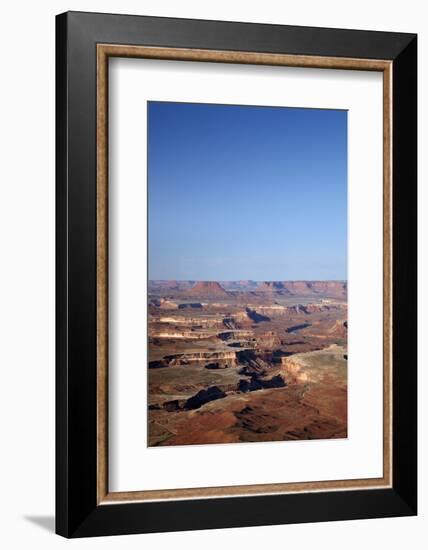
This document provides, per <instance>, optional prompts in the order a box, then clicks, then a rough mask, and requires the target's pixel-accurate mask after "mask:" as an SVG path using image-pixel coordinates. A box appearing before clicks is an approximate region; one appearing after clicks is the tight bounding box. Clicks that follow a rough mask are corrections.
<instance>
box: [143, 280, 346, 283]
mask: <svg viewBox="0 0 428 550" xmlns="http://www.w3.org/2000/svg"><path fill="white" fill-rule="evenodd" d="M148 281H165V282H166V281H180V282H198V283H236V282H240V281H247V282H252V283H312V282H317V283H318V282H324V283H327V282H335V283H347V282H348V279H148Z"/></svg>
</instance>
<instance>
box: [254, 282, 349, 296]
mask: <svg viewBox="0 0 428 550" xmlns="http://www.w3.org/2000/svg"><path fill="white" fill-rule="evenodd" d="M347 286H348V285H347V283H346V281H264V282H261V283H259V284H258V286H257V291H258V292H275V293H279V294H282V295H288V296H290V295H298V296H302V295H307V296H314V295H317V294H318V295H324V296H335V297H346V294H347V290H348V288H347Z"/></svg>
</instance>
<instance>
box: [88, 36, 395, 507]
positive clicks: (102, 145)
mask: <svg viewBox="0 0 428 550" xmlns="http://www.w3.org/2000/svg"><path fill="white" fill-rule="evenodd" d="M109 57H133V58H146V59H165V60H182V61H205V62H217V63H239V64H254V65H277V66H286V67H312V68H325V69H348V70H362V71H378V72H382V73H383V319H384V320H383V472H384V473H383V477H381V478H374V479H347V480H335V481H317V482H298V483H274V484H257V485H241V486H226V487H203V488H189V489H170V490H168V489H166V490H147V491H129V492H109V490H108V59H109ZM392 405H393V404H392V62H391V61H384V60H373V59H356V58H339V57H319V56H306V55H285V54H268V53H256V52H236V51H217V50H198V49H187V48H163V47H162V48H161V47H147V46H126V45H120V44H98V45H97V503H98V504H99V505H105V504H112V503H121V502H144V501H154V500H168V499H174V500H182V499H189V498H216V497H217V498H221V497H230V496H250V495H260V494H278V493H296V492H314V491H337V490H352V489H375V488H376V489H377V488H381V487H382V488H385V487H391V486H392Z"/></svg>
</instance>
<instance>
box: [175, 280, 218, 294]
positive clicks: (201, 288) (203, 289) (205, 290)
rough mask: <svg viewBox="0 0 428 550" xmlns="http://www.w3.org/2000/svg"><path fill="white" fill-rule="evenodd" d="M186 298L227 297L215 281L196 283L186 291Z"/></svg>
mask: <svg viewBox="0 0 428 550" xmlns="http://www.w3.org/2000/svg"><path fill="white" fill-rule="evenodd" d="M183 294H184V293H183ZM186 296H200V297H204V296H207V297H211V296H212V297H217V296H218V297H222V296H228V292H226V290H224V288H223V287H222V286H221V285H220V284H219V283H218V282H217V281H198V282H197V283H196V284H195V285H194V286H193V287H192V288H191V289H189V290H187V291H186Z"/></svg>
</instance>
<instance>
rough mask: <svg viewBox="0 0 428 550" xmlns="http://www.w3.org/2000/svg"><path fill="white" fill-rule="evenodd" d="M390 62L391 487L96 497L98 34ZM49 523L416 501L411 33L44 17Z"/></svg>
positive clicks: (211, 519)
mask: <svg viewBox="0 0 428 550" xmlns="http://www.w3.org/2000/svg"><path fill="white" fill-rule="evenodd" d="M99 43H103V44H123V45H146V46H162V47H172V48H195V49H205V50H210V49H212V50H225V51H243V52H246V51H251V52H261V53H282V54H292V55H306V56H321V57H322V56H334V57H346V58H356V59H373V60H390V61H392V79H393V82H392V91H393V109H392V127H393V134H392V135H393V139H392V158H393V163H392V177H393V195H392V216H393V226H392V228H393V229H392V262H393V263H392V265H393V269H392V271H393V281H394V283H393V293H392V298H393V300H392V303H393V309H392V329H393V339H392V363H393V367H392V370H393V376H392V381H393V382H392V398H393V433H392V437H393V457H392V458H393V482H392V487H391V488H384V489H361V490H341V491H340V490H339V491H321V492H312V493H311V492H308V493H296V494H275V495H260V496H245V497H225V498H201V499H192V500H181V501H180V500H169V501H162V502H129V503H120V504H115V503H110V504H108V505H105V506H103V505H98V504H97V373H96V356H97V349H96V330H97V316H96V271H97V258H96V236H97V235H96V233H97V229H96V171H97V143H96V136H97V131H96V126H97V119H96V107H97V105H96V71H97V67H96V46H97V44H99ZM56 97H57V103H56V132H57V137H56V159H57V161H56V212H57V215H56V258H57V259H56V532H57V533H58V534H60V535H62V536H65V537H86V536H99V535H116V534H126V533H149V532H162V531H178V530H194V529H210V528H226V527H241V526H255V525H274V524H286V523H302V522H320V521H335V520H345V519H362V518H374V517H394V516H410V515H415V514H416V513H417V399H416V397H417V372H416V362H417V341H416V339H417V336H416V335H417V331H416V328H417V305H416V304H417V290H416V289H417V206H416V201H417V187H416V179H417V143H416V140H417V106H416V99H417V36H416V35H414V34H404V33H386V32H373V31H355V30H342V29H326V28H310V27H294V26H279V25H265V24H248V23H232V22H219V21H202V20H190V19H173V18H158V17H143V16H124V15H111V14H96V13H81V12H68V13H64V14H61V15H58V16H57V18H56Z"/></svg>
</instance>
